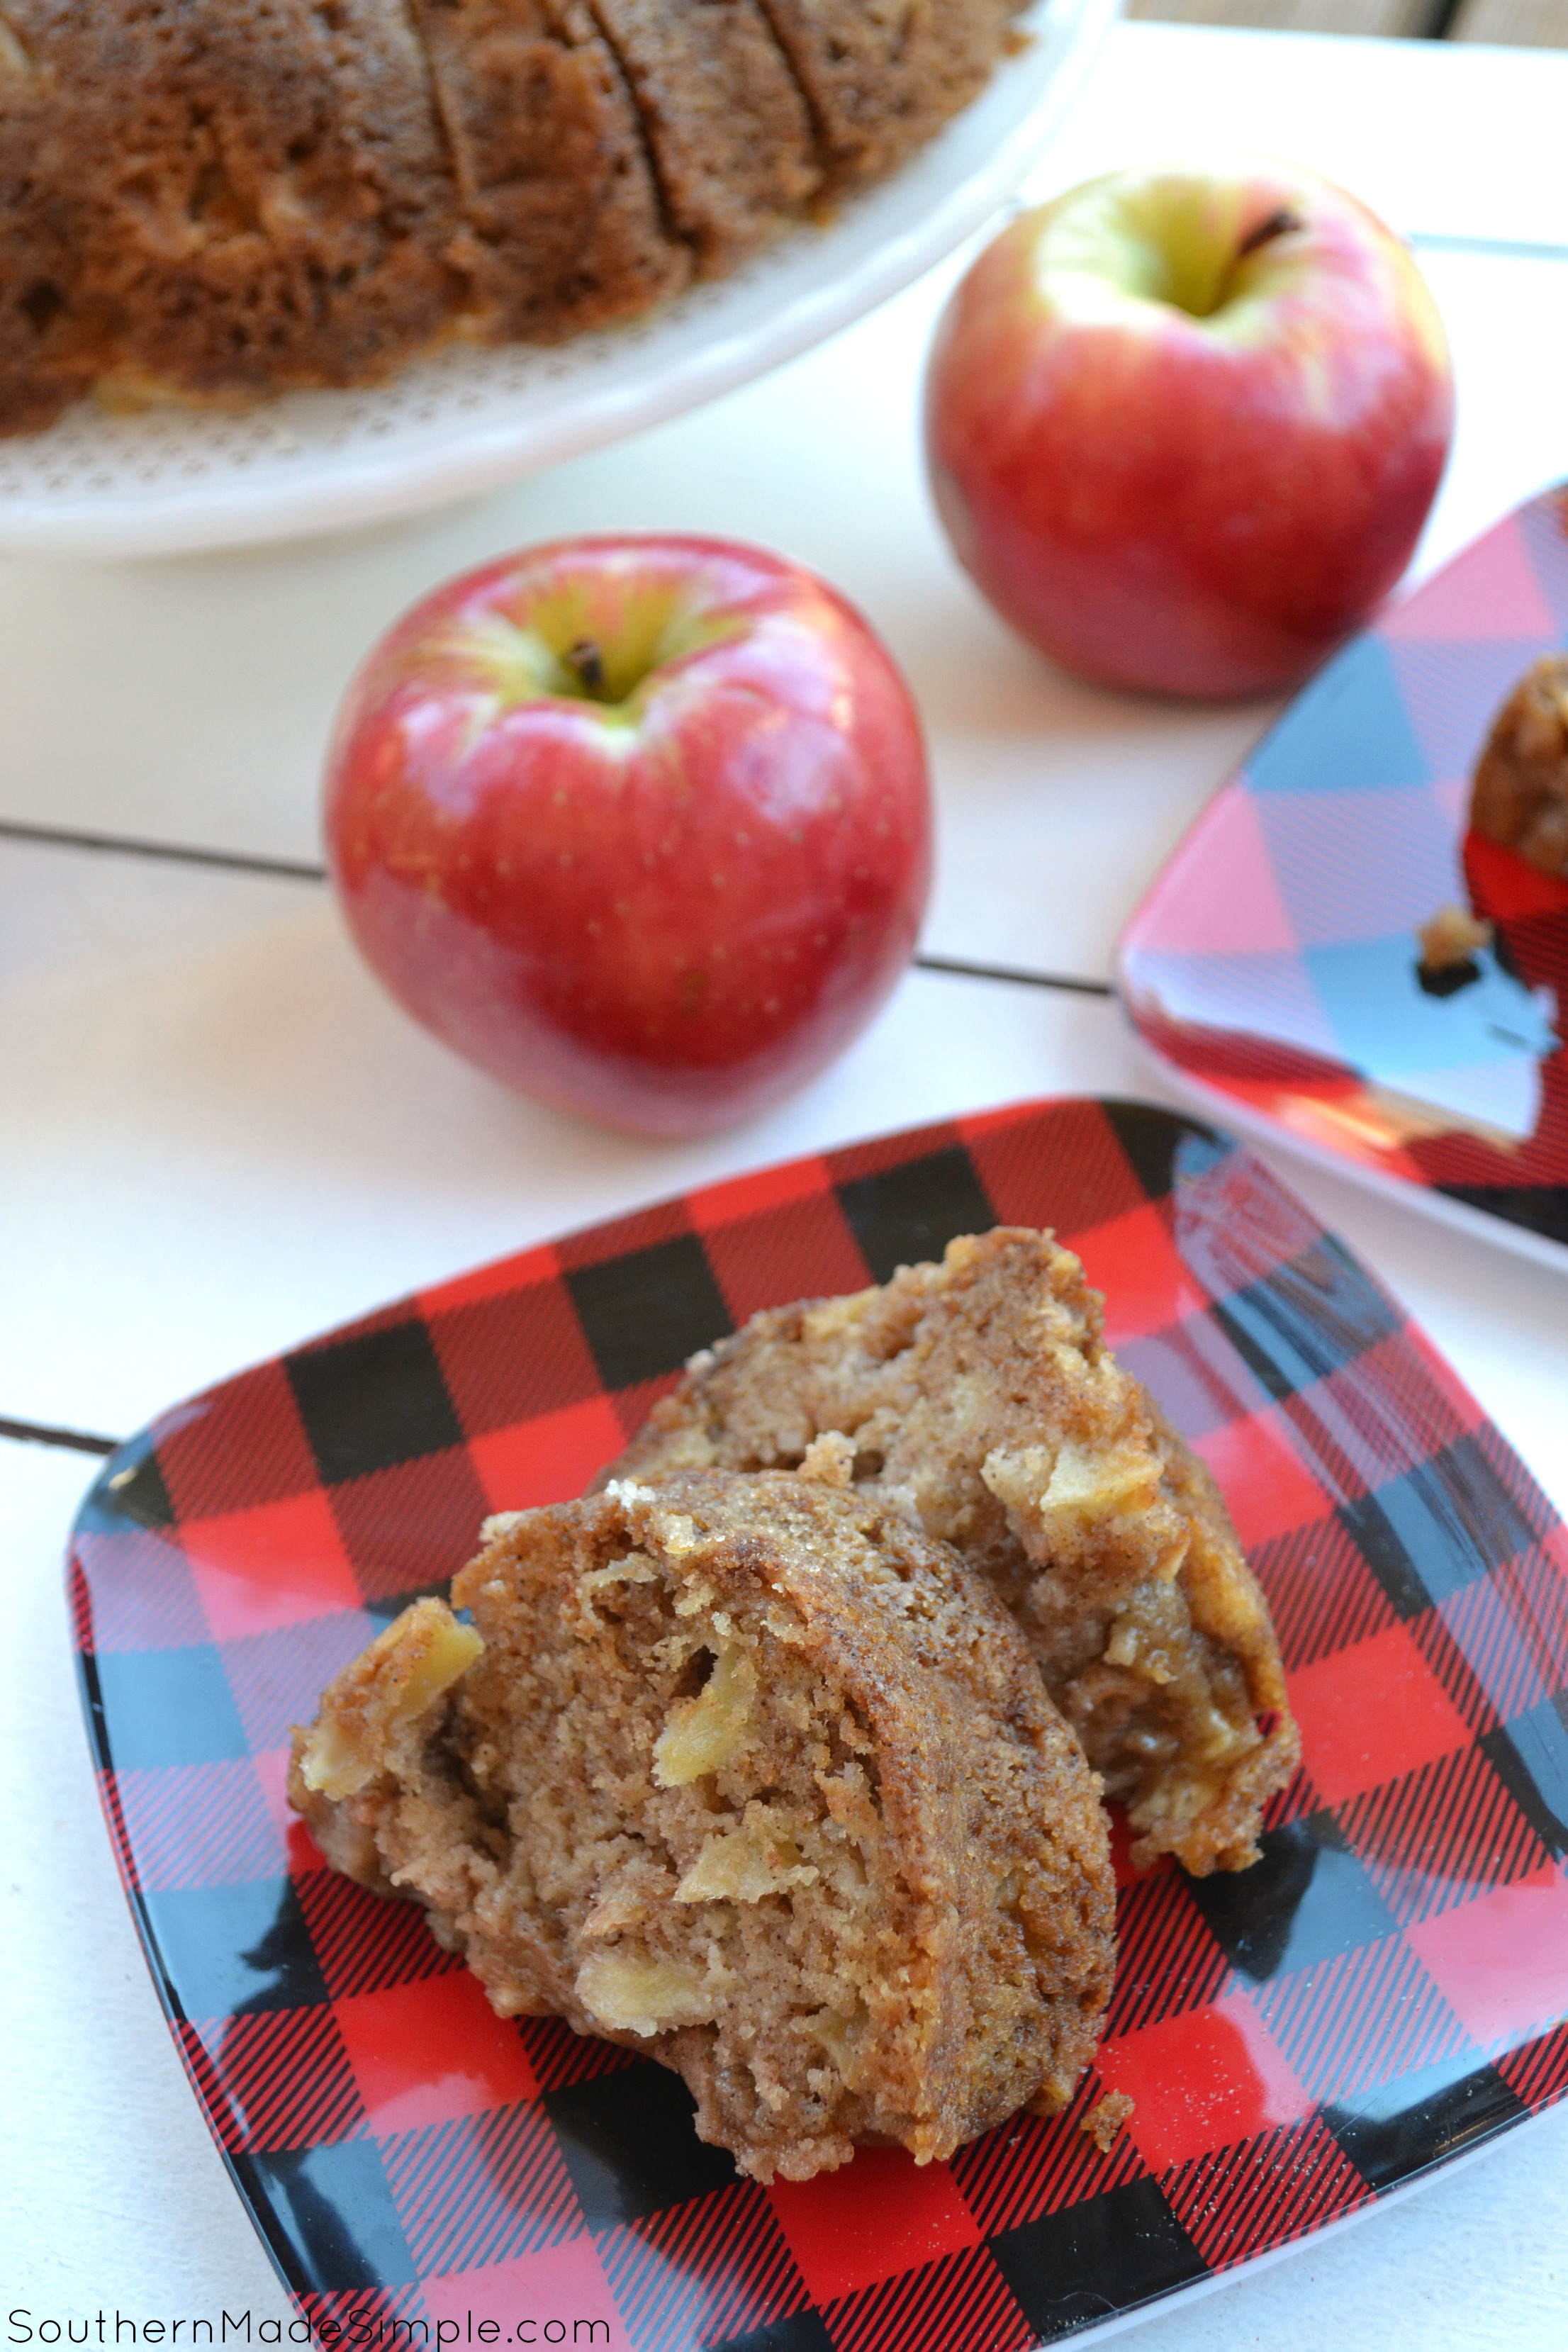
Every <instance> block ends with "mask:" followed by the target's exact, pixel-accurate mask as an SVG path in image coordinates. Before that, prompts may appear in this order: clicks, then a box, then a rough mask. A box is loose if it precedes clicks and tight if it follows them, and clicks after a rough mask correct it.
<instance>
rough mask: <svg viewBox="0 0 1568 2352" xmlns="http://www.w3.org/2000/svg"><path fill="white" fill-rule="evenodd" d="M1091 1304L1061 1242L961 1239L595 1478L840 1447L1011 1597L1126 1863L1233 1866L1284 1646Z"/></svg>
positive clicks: (1275, 1783) (743, 1359) (867, 1293)
mask: <svg viewBox="0 0 1568 2352" xmlns="http://www.w3.org/2000/svg"><path fill="white" fill-rule="evenodd" d="M1101 1307H1102V1302H1101V1300H1100V1295H1099V1293H1098V1292H1096V1291H1094V1290H1091V1289H1090V1288H1089V1286H1088V1284H1087V1283H1086V1281H1085V1279H1084V1273H1083V1268H1082V1266H1081V1265H1079V1261H1078V1259H1077V1258H1076V1257H1074V1256H1073V1255H1072V1254H1071V1253H1070V1251H1068V1250H1064V1249H1061V1248H1058V1246H1057V1244H1055V1243H1054V1242H1053V1241H1052V1239H1051V1238H1050V1236H1049V1235H1048V1234H1038V1233H1035V1232H1032V1231H1030V1230H1028V1229H1026V1228H1025V1227H1021V1226H998V1227H997V1228H996V1230H995V1231H994V1232H993V1233H989V1234H982V1235H980V1236H978V1237H968V1236H966V1237H964V1238H963V1239H962V1240H958V1241H954V1242H952V1243H951V1244H950V1245H949V1247H948V1250H947V1254H946V1256H945V1258H944V1259H943V1261H942V1265H916V1266H906V1267H903V1268H901V1269H900V1272H899V1273H898V1274H897V1275H896V1276H894V1278H893V1280H892V1281H891V1282H890V1283H889V1284H888V1285H887V1286H885V1287H883V1288H880V1289H872V1290H863V1291H860V1292H858V1293H856V1294H855V1295H854V1296H852V1297H846V1298H827V1299H817V1300H810V1299H807V1300H803V1301H801V1302H800V1303H799V1304H797V1305H795V1306H793V1307H778V1308H774V1309H772V1310H769V1311H768V1312H765V1313H763V1314H761V1315H758V1316H756V1317H754V1318H752V1321H751V1322H750V1323H749V1324H748V1325H747V1326H746V1328H745V1329H744V1330H742V1331H741V1332H738V1333H737V1334H736V1335H735V1337H734V1338H732V1339H725V1340H722V1341H721V1342H720V1343H719V1344H718V1345H717V1346H716V1347H715V1348H713V1349H711V1350H710V1351H708V1352H707V1353H705V1354H704V1355H701V1356H699V1357H697V1358H695V1359H694V1360H693V1362H692V1364H691V1366H690V1368H689V1371H688V1374H687V1377H686V1379H685V1381H684V1382H683V1383H682V1385H681V1386H680V1387H679V1389H678V1390H677V1391H675V1393H674V1394H673V1395H672V1396H670V1397H668V1398H666V1399H665V1400H664V1401H663V1402H661V1403H660V1404H658V1405H657V1406H656V1407H655V1409H654V1412H653V1413H652V1416H651V1417H650V1419H649V1421H648V1422H647V1425H646V1426H645V1428H644V1429H643V1430H642V1432H641V1433H640V1434H639V1435H638V1436H637V1437H636V1438H634V1439H633V1441H632V1444H631V1445H630V1446H629V1447H628V1448H627V1450H626V1453H625V1454H622V1455H621V1456H620V1458H619V1460H618V1461H617V1462H616V1463H614V1464H612V1465H611V1467H610V1468H609V1469H608V1470H607V1471H605V1473H604V1474H603V1477H604V1478H605V1479H608V1478H615V1477H637V1478H658V1477H660V1476H663V1475H666V1474H668V1473H669V1472H671V1471H676V1470H683V1469H691V1468H698V1467H712V1468H721V1469H727V1470H737V1471H757V1470H760V1469H767V1468H774V1467H781V1466H787V1465H789V1464H791V1463H794V1462H798V1461H799V1460H800V1459H801V1457H802V1456H803V1454H805V1449H806V1448H807V1447H808V1446H809V1445H810V1444H812V1443H813V1441H814V1440H815V1439H816V1438H817V1437H819V1436H821V1435H822V1434H823V1433H825V1432H826V1431H838V1432H841V1433H843V1434H844V1435H845V1436H847V1438H848V1439H849V1441H850V1443H851V1444H852V1445H853V1448H854V1455H855V1463H854V1476H855V1479H856V1481H857V1482H858V1490H859V1491H861V1492H863V1493H867V1494H875V1495H879V1496H882V1497H883V1498H884V1499H885V1500H886V1501H887V1502H888V1503H889V1505H891V1506H894V1507H902V1508H903V1509H905V1510H906V1511H907V1512H908V1513H909V1514H910V1517H912V1518H913V1519H915V1520H916V1521H917V1522H918V1523H919V1524H920V1525H921V1527H923V1528H924V1529H925V1531H926V1533H927V1534H928V1535H931V1536H935V1537H937V1538H941V1539H942V1540H944V1541H946V1542H948V1543H951V1544H953V1545H955V1546H956V1547H957V1549H959V1550H960V1551H961V1552H962V1553H963V1556H964V1558H965V1559H967V1560H968V1561H969V1562H970V1564H971V1565H972V1566H973V1568H975V1569H976V1570H978V1571H979V1572H980V1573H981V1574H982V1575H983V1576H984V1578H985V1579H986V1580H987V1581H988V1582H989V1583H990V1584H991V1585H992V1587H993V1588H994V1590H995V1591H997V1592H998V1593H999V1594H1000V1595H1001V1596H1002V1598H1003V1599H1004V1600H1005V1601H1006V1602H1007V1604H1008V1606H1009V1608H1010V1609H1011V1610H1012V1611H1013V1612H1014V1614H1015V1616H1016V1619H1017V1621H1018V1622H1019V1624H1020V1625H1021V1626H1022V1628H1023V1630H1024V1633H1026V1636H1027V1638H1028V1641H1029V1643H1030V1645H1031V1647H1032V1648H1033V1650H1034V1652H1035V1654H1036V1656H1037V1659H1038V1661H1039V1664H1040V1666H1041V1669H1042V1671H1043V1673H1044V1675H1045V1678H1046V1683H1047V1688H1048V1689H1049V1690H1050V1693H1051V1695H1052V1696H1053V1697H1054V1698H1055V1699H1056V1701H1057V1703H1058V1706H1060V1708H1061V1709H1062V1712H1063V1713H1064V1714H1065V1715H1066V1717H1068V1721H1069V1722H1070V1723H1071V1724H1072V1725H1073V1727H1074V1728H1075V1729H1076V1730H1077V1732H1078V1733H1079V1738H1081V1739H1082V1741H1083V1744H1084V1747H1085V1749H1086V1750H1087V1752H1088V1755H1089V1761H1090V1763H1091V1764H1093V1765H1094V1766H1095V1768H1096V1769H1097V1770H1099V1771H1100V1773H1101V1774H1102V1775H1103V1776H1104V1780H1105V1784H1106V1790H1107V1793H1108V1794H1110V1795H1111V1796H1113V1797H1120V1798H1121V1799H1123V1800H1124V1801H1125V1802H1126V1804H1127V1807H1128V1811H1129V1813H1130V1816H1131V1824H1132V1828H1133V1832H1134V1835H1135V1839H1136V1843H1135V1845H1134V1848H1133V1853H1134V1858H1135V1859H1136V1860H1137V1861H1139V1862H1140V1863H1147V1862H1151V1861H1152V1860H1153V1859H1154V1858H1155V1857H1156V1856H1157V1855H1158V1854H1160V1853H1173V1854H1174V1855H1175V1856H1176V1858H1177V1859H1178V1860H1179V1861H1180V1862H1182V1863H1184V1864H1185V1866H1186V1867H1187V1868H1188V1869H1189V1870H1191V1871H1194V1872H1195V1873H1198V1874H1204V1873H1206V1872H1208V1871H1212V1870H1216V1869H1218V1870H1239V1869H1243V1868H1245V1867H1246V1865H1247V1864H1248V1863H1250V1862H1252V1861H1254V1860H1255V1859H1256V1857H1257V1853H1258V1845H1257V1839H1258V1829H1259V1825H1260V1817H1261V1811H1262V1807H1263V1803H1264V1801H1265V1800H1266V1799H1267V1798H1268V1796H1269V1795H1270V1794H1271V1793H1272V1791H1273V1790H1276V1789H1278V1788H1279V1787H1281V1786H1282V1785H1283V1783H1284V1782H1285V1780H1287V1779H1288V1778H1289V1774H1290V1771H1291V1769H1292V1768H1293V1766H1294V1764H1295V1761H1296V1757H1297V1754H1298V1752H1299V1742H1298V1739H1297V1734H1296V1727H1295V1725H1294V1723H1293V1722H1292V1721H1291V1718H1290V1716H1289V1708H1288V1706H1287V1703H1286V1696H1285V1679H1284V1674H1283V1670H1282V1668H1281V1665H1280V1662H1279V1647H1278V1644H1277V1643H1276V1641H1275V1638H1274V1632H1273V1628H1272V1626H1271V1624H1270V1623H1269V1619H1268V1608H1267V1605H1266V1603H1265V1601H1264V1599H1263V1595H1262V1593H1261V1592H1260V1591H1259V1590H1258V1583H1257V1580H1256V1579H1255V1578H1254V1576H1253V1574H1252V1572H1251V1570H1250V1569H1249V1568H1248V1567H1247V1561H1246V1559H1245V1558H1244V1557H1243V1555H1242V1551H1241V1548H1240V1546H1239V1544H1238V1543H1237V1539H1236V1532H1235V1529H1234V1528H1232V1526H1231V1523H1230V1518H1229V1515H1228V1513H1227V1512H1226V1507H1225V1505H1224V1503H1223V1501H1222V1500H1221V1498H1220V1496H1219V1493H1218V1490H1217V1488H1216V1487H1215V1484H1214V1482H1213V1480H1212V1479H1211V1478H1210V1476H1209V1475H1208V1473H1207V1471H1206V1470H1205V1468H1204V1466H1203V1465H1202V1464H1201V1463H1200V1462H1199V1461H1198V1460H1197V1458H1196V1456H1195V1455H1194V1454H1193V1453H1192V1451H1191V1449H1190V1448H1189V1447H1188V1446H1187V1445H1185V1444H1184V1442H1183V1441H1182V1439H1181V1438H1180V1437H1178V1436H1177V1434H1176V1433H1175V1432H1174V1431H1173V1429H1172V1428H1171V1427H1170V1426H1169V1424H1168V1423H1166V1422H1165V1421H1164V1420H1163V1417H1162V1415H1161V1414H1160V1412H1159V1411H1158V1408H1157V1407H1156V1406H1155V1405H1154V1403H1153V1402H1152V1399H1151V1398H1150V1397H1149V1395H1148V1393H1147V1392H1146V1391H1145V1390H1144V1389H1143V1388H1142V1386H1141V1384H1140V1383H1139V1382H1138V1381H1136V1380H1134V1379H1132V1378H1131V1375H1130V1374H1128V1373H1127V1372H1125V1371H1123V1370H1121V1368H1120V1366H1119V1365H1118V1364H1117V1363H1116V1362H1115V1360H1114V1359H1113V1358H1112V1356H1111V1354H1110V1350H1109V1349H1108V1348H1107V1347H1106V1345H1105V1342H1104V1338H1103V1322H1102V1314H1101Z"/></svg>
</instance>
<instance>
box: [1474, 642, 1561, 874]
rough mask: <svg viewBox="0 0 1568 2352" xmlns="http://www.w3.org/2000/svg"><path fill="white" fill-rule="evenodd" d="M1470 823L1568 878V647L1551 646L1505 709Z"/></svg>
mask: <svg viewBox="0 0 1568 2352" xmlns="http://www.w3.org/2000/svg"><path fill="white" fill-rule="evenodd" d="M1470 823H1471V824H1472V825H1473V826H1474V827H1475V829H1476V831H1477V832H1478V833H1479V834H1481V835H1484V836H1485V838H1486V839H1487V840H1488V841H1497V842H1500V843H1501V844H1502V845H1503V846H1504V848H1506V849H1512V850H1516V851H1517V852H1518V854H1519V856H1521V857H1522V858H1523V859H1524V861H1525V863H1526V865H1528V866H1534V867H1535V869H1536V871H1537V873H1538V874H1550V875H1552V876H1554V877H1556V878H1557V879H1559V880H1561V881H1568V654H1547V655H1546V656H1544V657H1543V658H1542V660H1540V661H1538V662H1537V663H1536V664H1535V666H1534V667H1533V668H1532V669H1531V670H1529V671H1527V673H1526V674H1525V676H1524V677H1522V678H1521V680H1520V682H1519V684H1518V686H1516V687H1515V688H1514V690H1513V692H1512V693H1511V694H1510V696H1509V698H1508V700H1507V701H1506V702H1505V703H1504V704H1503V707H1502V709H1500V711H1499V713H1498V715H1497V719H1496V720H1495V722H1494V724H1493V727H1492V731H1491V736H1490V739H1489V741H1488V744H1487V748H1486V750H1485V751H1483V752H1482V754H1481V758H1480V764H1479V767H1478V768H1477V770H1476V782H1475V791H1474V794H1473V797H1472V799H1471V802H1470Z"/></svg>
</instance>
